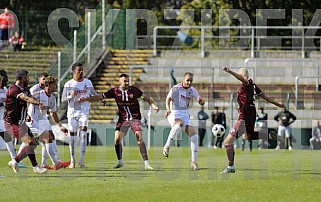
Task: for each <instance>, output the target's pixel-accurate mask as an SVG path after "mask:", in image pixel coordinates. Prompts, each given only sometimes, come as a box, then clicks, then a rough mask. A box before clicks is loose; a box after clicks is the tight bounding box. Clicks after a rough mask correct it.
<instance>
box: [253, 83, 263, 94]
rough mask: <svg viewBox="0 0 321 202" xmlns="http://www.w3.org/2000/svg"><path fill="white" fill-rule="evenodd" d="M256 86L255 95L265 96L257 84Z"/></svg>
mask: <svg viewBox="0 0 321 202" xmlns="http://www.w3.org/2000/svg"><path fill="white" fill-rule="evenodd" d="M253 85H254V91H255V95H256V96H260V95H262V94H263V91H262V90H261V89H260V88H259V87H258V86H257V85H256V84H253Z"/></svg>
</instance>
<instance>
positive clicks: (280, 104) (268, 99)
mask: <svg viewBox="0 0 321 202" xmlns="http://www.w3.org/2000/svg"><path fill="white" fill-rule="evenodd" d="M260 97H261V98H263V99H264V100H265V101H267V102H269V103H271V104H274V105H275V106H278V107H280V108H284V105H283V104H282V103H278V102H276V101H275V100H272V99H271V98H270V97H267V96H266V95H265V94H264V93H263V94H262V95H260Z"/></svg>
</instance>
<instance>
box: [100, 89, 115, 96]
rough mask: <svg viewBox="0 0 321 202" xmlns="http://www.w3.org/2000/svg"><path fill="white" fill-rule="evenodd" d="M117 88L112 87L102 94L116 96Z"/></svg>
mask: <svg viewBox="0 0 321 202" xmlns="http://www.w3.org/2000/svg"><path fill="white" fill-rule="evenodd" d="M115 90H116V89H115V88H112V89H110V90H109V91H107V92H104V93H102V96H103V97H104V98H115Z"/></svg>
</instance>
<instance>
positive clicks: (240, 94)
mask: <svg viewBox="0 0 321 202" xmlns="http://www.w3.org/2000/svg"><path fill="white" fill-rule="evenodd" d="M222 69H223V70H224V71H225V72H227V73H229V74H231V75H232V76H234V77H235V78H236V79H237V80H239V81H240V82H241V86H240V87H239V89H238V91H237V102H238V105H239V106H238V113H239V118H238V120H237V122H236V123H235V124H234V126H233V128H232V129H231V130H230V132H229V134H228V135H227V137H226V139H225V140H224V145H225V149H226V155H227V159H228V167H227V168H226V169H225V170H224V171H223V172H222V173H235V167H234V156H235V152H234V142H235V140H236V139H237V138H239V137H241V136H242V135H244V136H243V137H244V138H245V139H246V140H257V139H259V132H258V131H254V127H255V120H256V109H255V104H254V101H255V96H259V97H261V98H263V99H264V100H265V101H267V102H269V103H271V104H274V105H275V106H278V107H281V108H282V107H284V105H283V104H281V103H278V102H276V101H274V100H272V99H271V98H269V97H267V96H266V95H265V94H264V93H263V92H262V91H261V89H260V88H259V87H258V86H257V85H256V84H254V82H253V80H252V79H251V78H250V77H249V73H248V70H247V69H246V68H241V69H239V71H238V72H237V73H236V72H234V71H232V70H231V69H230V68H228V67H223V68H222ZM274 135H275V136H276V134H274ZM270 138H272V139H276V137H270Z"/></svg>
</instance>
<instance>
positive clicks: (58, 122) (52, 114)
mask: <svg viewBox="0 0 321 202" xmlns="http://www.w3.org/2000/svg"><path fill="white" fill-rule="evenodd" d="M50 116H51V118H52V119H53V120H54V122H55V123H56V124H57V125H58V127H59V128H60V130H61V131H62V132H63V133H64V134H65V135H66V136H67V135H68V130H67V128H65V127H64V126H63V125H62V124H61V123H60V121H59V118H58V115H57V113H56V112H51V113H50Z"/></svg>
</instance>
